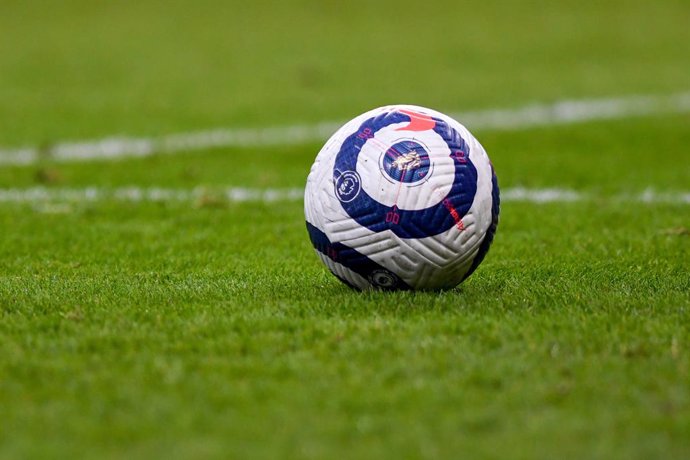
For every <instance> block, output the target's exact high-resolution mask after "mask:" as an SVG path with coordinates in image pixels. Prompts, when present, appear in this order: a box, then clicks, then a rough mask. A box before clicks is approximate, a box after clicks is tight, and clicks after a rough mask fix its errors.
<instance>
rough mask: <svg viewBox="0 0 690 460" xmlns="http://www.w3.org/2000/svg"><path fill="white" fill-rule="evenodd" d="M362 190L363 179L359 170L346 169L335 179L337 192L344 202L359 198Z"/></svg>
mask: <svg viewBox="0 0 690 460" xmlns="http://www.w3.org/2000/svg"><path fill="white" fill-rule="evenodd" d="M360 190H362V180H361V179H360V177H359V174H357V171H345V172H344V173H342V174H341V175H340V176H339V177H338V178H337V179H336V181H335V194H336V196H337V197H338V199H339V200H340V201H342V202H343V203H348V202H350V201H352V200H354V199H355V198H357V195H359V192H360Z"/></svg>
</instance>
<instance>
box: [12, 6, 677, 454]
mask: <svg viewBox="0 0 690 460" xmlns="http://www.w3.org/2000/svg"><path fill="white" fill-rule="evenodd" d="M344 5H345V4H342V5H341V4H336V3H335V2H317V1H300V2H282V3H277V2H276V4H273V3H269V2H265V3H263V2H242V3H240V2H220V1H219V2H212V1H199V2H189V3H186V2H155V1H137V2H116V3H115V2H93V1H90V2H86V1H83V2H76V1H69V2H38V1H19V0H16V1H15V0H6V1H3V2H2V4H1V5H0V155H2V152H3V150H5V151H7V150H8V149H14V148H19V147H23V146H39V147H40V146H49V145H51V144H53V143H55V142H60V141H64V140H75V139H76V140H81V139H87V140H88V139H98V138H101V137H103V136H110V135H133V136H149V135H163V134H167V133H174V132H179V131H182V132H185V131H194V130H199V129H209V128H215V127H247V128H261V127H264V126H281V125H293V124H299V123H306V124H311V123H315V122H319V121H322V120H333V119H335V120H338V119H343V120H344V119H348V118H350V117H353V116H355V115H357V114H359V113H361V112H363V111H365V110H367V109H370V108H372V107H375V106H377V105H382V104H387V103H394V102H404V103H415V104H420V105H426V106H430V107H434V108H436V109H439V110H443V111H449V112H458V111H467V110H482V109H487V108H494V107H519V106H522V105H524V104H528V103H532V102H543V103H548V102H553V101H557V100H560V99H563V98H572V99H577V98H598V97H618V96H627V95H636V94H652V95H668V94H675V93H679V92H683V91H688V90H690V72H689V71H688V69H690V29H689V28H688V27H687V24H688V18H690V5H688V3H687V2H685V1H680V0H679V1H658V2H654V3H653V4H652V3H649V5H647V4H646V3H645V2H623V1H606V2H595V1H577V2H576V1H563V2H507V1H506V2H499V1H483V2H460V3H459V2H447V3H446V2H439V3H438V4H436V5H433V6H423V5H422V4H420V3H418V2H417V3H415V2H375V4H374V2H347V6H344ZM461 121H462V120H461ZM470 128H472V127H471V126H470ZM473 131H475V134H476V136H477V137H478V138H479V140H480V141H481V142H482V144H483V145H484V147H485V148H486V150H487V151H488V153H489V155H490V156H491V158H492V161H493V164H494V166H495V169H496V172H497V174H498V177H499V181H500V184H501V188H502V190H507V191H510V190H515V189H516V188H517V187H524V188H526V189H528V190H543V189H558V190H570V191H574V192H576V193H579V194H581V196H582V197H583V198H582V199H579V200H575V201H564V200H556V201H553V202H548V203H536V202H533V201H529V200H524V199H512V200H511V199H508V200H506V201H505V202H504V203H503V205H502V209H501V221H500V225H499V228H498V233H497V237H496V240H495V242H494V245H493V247H492V249H491V251H490V253H489V255H488V256H487V258H486V260H485V261H484V262H483V264H482V265H481V266H480V268H479V269H478V270H477V272H476V273H475V274H473V275H472V277H471V278H470V279H469V280H468V281H467V282H465V283H464V284H463V285H461V286H460V287H458V288H457V289H455V290H451V291H446V292H441V293H434V292H419V293H409V292H408V293H381V292H373V293H358V292H354V291H351V290H349V289H348V288H346V287H345V286H343V285H341V284H340V283H339V282H338V281H337V280H336V279H335V278H334V277H333V276H332V275H330V273H328V272H327V271H326V269H325V268H324V267H323V265H322V264H321V263H320V262H319V261H318V259H317V257H316V255H315V254H314V252H313V249H312V247H311V244H310V243H309V240H308V237H307V233H306V230H305V228H304V215H303V211H302V202H301V201H300V200H294V199H293V200H289V199H278V200H276V201H270V200H269V201H266V200H263V201H262V200H249V201H245V202H235V201H233V200H228V199H226V198H225V197H224V195H223V192H222V191H223V190H224V189H225V188H226V187H245V188H250V189H252V190H259V191H261V190H266V189H269V188H270V189H279V190H283V189H293V188H301V187H303V186H304V183H305V180H306V176H307V173H308V170H309V167H310V165H311V163H312V161H313V159H314V157H315V155H316V153H317V152H318V150H319V148H320V146H321V142H309V143H307V144H305V145H290V146H286V147H281V146H273V147H219V148H209V149H206V150H202V151H195V152H180V153H179V154H176V155H152V156H149V157H147V158H139V159H137V158H121V159H118V160H105V161H83V162H79V161H76V162H58V161H53V160H52V159H51V158H50V157H49V156H45V157H44V158H42V159H41V160H40V161H38V162H33V163H32V164H28V165H23V166H22V165H10V164H7V165H2V164H0V197H2V196H3V195H2V194H3V191H7V190H10V189H11V190H14V191H15V192H17V191H18V192H19V193H20V192H22V191H28V190H32V189H35V188H36V187H40V188H41V190H47V191H48V192H47V193H55V195H50V196H48V197H47V198H46V197H45V196H44V197H33V198H32V197H28V198H26V199H22V200H4V201H3V200H2V199H0V312H1V313H0V314H1V316H0V457H2V458H27V457H29V458H31V457H52V458H54V457H90V458H95V457H98V458H104V457H105V458H109V457H118V458H122V457H127V458H150V457H166V458H198V457H215V458H227V457H231V458H458V457H464V458H602V459H609V458H640V459H643V458H665V459H666V458H678V459H681V458H688V457H690V339H689V338H688V337H690V236H689V230H688V229H689V228H690V203H689V202H688V199H687V197H688V194H689V193H690V153H689V152H688V145H690V115H688V113H676V114H667V115H656V116H648V117H630V118H626V117H623V118H617V119H611V120H599V121H590V122H583V123H575V124H564V125H562V126H542V127H538V126H537V127H533V128H529V129H514V130H492V129H478V130H473ZM1 159H2V158H0V160H1ZM127 187H140V188H143V189H152V188H164V189H170V190H176V191H187V192H190V191H192V190H197V192H198V191H199V190H201V191H202V192H201V193H200V194H199V193H197V194H196V195H194V198H193V199H189V200H169V199H163V200H158V201H156V200H121V199H115V198H113V197H112V196H111V195H108V196H105V197H104V198H101V199H95V200H88V199H63V198H60V197H59V192H60V191H61V190H62V191H64V190H73V189H74V190H84V189H87V188H92V189H96V190H100V191H109V190H110V191H113V190H118V189H121V188H127ZM645 192H647V193H652V194H654V196H662V195H663V196H673V197H676V198H675V199H672V200H665V201H664V200H655V199H650V200H646V201H645V200H644V199H642V198H639V197H640V196H641V194H643V193H645ZM642 196H643V195H642ZM51 197H52V198H51ZM678 197H681V198H678ZM682 197H685V198H682Z"/></svg>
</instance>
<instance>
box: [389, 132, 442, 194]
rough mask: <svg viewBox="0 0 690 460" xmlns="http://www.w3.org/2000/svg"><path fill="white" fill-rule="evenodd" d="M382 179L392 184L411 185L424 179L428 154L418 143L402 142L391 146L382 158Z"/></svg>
mask: <svg viewBox="0 0 690 460" xmlns="http://www.w3.org/2000/svg"><path fill="white" fill-rule="evenodd" d="M381 163H382V164H381V169H382V170H383V171H384V173H385V174H384V177H387V178H389V179H391V180H392V181H393V182H396V183H397V182H404V183H407V184H413V183H415V182H420V181H422V180H424V179H426V178H427V177H428V175H429V168H430V166H431V161H430V160H429V152H428V151H427V150H426V148H425V147H424V146H422V145H421V144H420V143H419V142H415V141H411V140H404V141H400V142H397V143H395V144H393V145H392V146H391V147H390V148H389V149H388V150H386V153H385V154H384V155H383V157H382V162H381Z"/></svg>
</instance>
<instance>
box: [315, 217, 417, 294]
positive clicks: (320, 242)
mask: <svg viewBox="0 0 690 460" xmlns="http://www.w3.org/2000/svg"><path fill="white" fill-rule="evenodd" d="M307 232H308V233H309V239H310V240H311V243H312V245H314V248H316V250H317V251H319V252H320V253H321V254H323V255H325V256H327V257H328V258H329V259H331V260H332V261H334V262H338V263H339V264H340V265H342V266H344V267H346V268H349V269H350V270H352V271H353V272H355V273H357V274H358V275H360V276H362V277H363V278H364V279H366V280H368V281H369V282H370V283H371V284H372V285H373V286H375V287H377V288H379V289H395V290H406V289H411V288H410V286H408V285H407V284H406V283H405V282H404V281H403V280H401V279H400V277H398V276H397V275H396V274H395V273H393V272H391V271H390V270H388V269H387V268H385V267H383V266H381V265H379V264H377V263H376V262H374V261H373V260H371V259H370V258H369V257H367V256H365V255H364V254H362V253H360V252H358V251H356V250H354V249H352V248H351V247H349V246H345V245H344V244H342V243H332V242H331V241H330V240H329V239H328V236H327V235H326V234H325V233H324V232H322V231H321V230H319V229H318V228H316V227H315V226H314V225H312V224H310V223H309V222H307ZM336 276H337V275H336ZM338 279H340V280H341V281H343V282H344V283H345V284H347V285H348V286H350V287H353V286H352V284H350V283H349V282H347V281H346V280H343V279H342V278H340V277H338Z"/></svg>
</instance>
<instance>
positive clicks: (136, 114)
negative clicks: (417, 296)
mask: <svg viewBox="0 0 690 460" xmlns="http://www.w3.org/2000/svg"><path fill="white" fill-rule="evenodd" d="M689 23H690V4H689V3H688V2H687V1H685V0H676V1H674V0H664V1H657V2H643V1H623V0H607V1H593V0H585V1H582V0H579V1H574V0H565V1H559V2H551V1H524V2H513V1H497V0H491V1H443V2H431V3H422V2H416V1H375V2H369V1H350V2H336V1H317V0H308V1H306V0H301V1H300V0H297V1H286V2H272V1H256V2H244V1H243V2H239V1H213V0H201V1H194V2H191V1H188V2H183V1H152V0H146V1H119V2H108V1H100V0H99V1H83V0H79V1H75V0H68V1H22V0H3V1H2V2H0V145H22V144H27V143H30V144H36V143H49V142H53V141H55V140H59V139H65V138H67V139H71V138H89V137H98V136H104V135H109V134H121V133H126V134H157V133H165V132H170V131H179V130H190V129H196V128H208V127H212V126H227V125H233V126H259V125H266V124H290V123H295V122H302V121H304V122H307V121H317V120H323V119H333V118H335V119H347V118H350V117H351V116H353V115H354V114H357V113H361V112H363V111H364V110H366V109H369V108H372V107H374V106H378V105H382V104H389V103H417V104H421V105H427V106H430V107H433V108H437V109H439V110H442V111H457V110H466V109H476V108H483V107H492V106H510V105H515V104H521V103H525V102H531V101H550V100H554V99H559V98H564V97H568V98H579V97H599V96H611V95H624V94H631V93H668V92H673V91H679V90H686V89H688V88H690V27H688V24H689Z"/></svg>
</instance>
